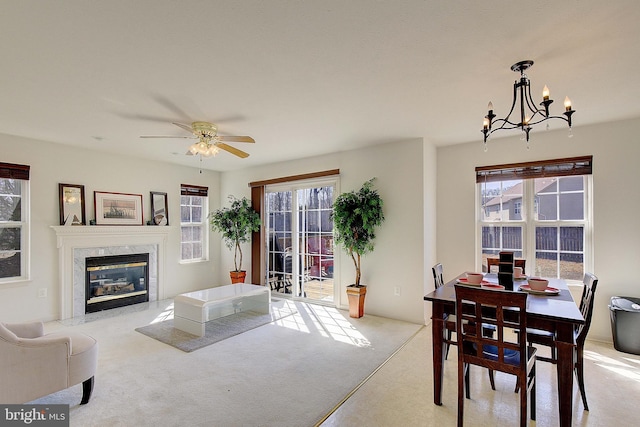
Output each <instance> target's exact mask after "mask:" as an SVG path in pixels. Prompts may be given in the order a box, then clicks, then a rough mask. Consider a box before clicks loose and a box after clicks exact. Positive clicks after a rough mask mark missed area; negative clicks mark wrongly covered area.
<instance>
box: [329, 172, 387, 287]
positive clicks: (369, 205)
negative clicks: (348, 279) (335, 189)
mask: <svg viewBox="0 0 640 427" xmlns="http://www.w3.org/2000/svg"><path fill="white" fill-rule="evenodd" d="M374 180H375V178H371V179H370V180H369V181H367V182H365V183H364V184H363V185H362V187H361V188H360V189H359V190H357V191H351V192H348V193H342V194H340V195H339V196H338V197H337V199H336V201H335V202H334V204H333V212H332V214H331V216H332V218H333V231H334V236H335V240H336V243H337V244H339V245H342V246H343V247H344V248H345V250H346V251H347V253H348V254H349V255H350V256H351V259H352V260H353V264H354V266H355V268H356V280H355V286H360V277H361V269H360V257H361V256H362V255H364V254H366V253H368V252H371V251H373V246H374V239H375V237H376V228H377V227H378V226H379V225H380V224H382V222H383V221H384V215H383V213H382V205H383V203H382V198H381V197H380V195H379V194H378V192H377V191H376V190H375V189H374V188H373V181H374Z"/></svg>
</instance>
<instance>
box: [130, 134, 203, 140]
mask: <svg viewBox="0 0 640 427" xmlns="http://www.w3.org/2000/svg"><path fill="white" fill-rule="evenodd" d="M140 138H174V139H175V138H178V139H197V138H196V137H195V136H169V135H141V136H140Z"/></svg>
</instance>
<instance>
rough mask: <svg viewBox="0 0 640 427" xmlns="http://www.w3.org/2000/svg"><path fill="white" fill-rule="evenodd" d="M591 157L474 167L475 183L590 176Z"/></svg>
mask: <svg viewBox="0 0 640 427" xmlns="http://www.w3.org/2000/svg"><path fill="white" fill-rule="evenodd" d="M592 168H593V156H582V157H570V158H566V159H552V160H540V161H535V162H525V163H510V164H504V165H495V166H478V167H476V182H490V181H508V180H514V179H533V178H548V177H556V176H570V175H591V174H592Z"/></svg>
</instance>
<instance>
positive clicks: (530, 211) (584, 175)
mask: <svg viewBox="0 0 640 427" xmlns="http://www.w3.org/2000/svg"><path fill="white" fill-rule="evenodd" d="M591 164H592V157H591V156H589V157H580V158H571V159H559V160H549V161H541V162H531V163H522V164H515V165H501V166H489V167H481V168H476V176H477V185H478V194H479V198H478V203H479V207H480V209H479V212H480V215H479V218H480V219H479V221H478V230H479V234H480V238H479V239H478V240H479V242H480V246H481V247H480V251H479V252H480V253H481V254H482V264H483V265H487V262H486V258H487V257H488V256H491V255H497V254H498V252H500V251H502V250H505V251H513V252H514V253H515V256H516V257H521V258H525V259H526V260H527V264H526V270H527V273H528V274H530V275H537V276H544V277H559V278H563V279H567V280H576V281H581V280H582V278H583V276H584V273H585V271H587V270H591V269H592V262H591V257H592V254H593V251H592V248H591V234H592V232H591V219H590V218H591V217H590V212H591V208H590V206H591V197H590V188H591Z"/></svg>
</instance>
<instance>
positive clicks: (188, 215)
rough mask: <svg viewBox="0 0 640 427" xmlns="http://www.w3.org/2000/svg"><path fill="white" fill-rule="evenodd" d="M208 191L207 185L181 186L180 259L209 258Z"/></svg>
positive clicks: (203, 259) (195, 259)
mask: <svg viewBox="0 0 640 427" xmlns="http://www.w3.org/2000/svg"><path fill="white" fill-rule="evenodd" d="M208 193H209V189H208V188H207V187H200V186H195V185H187V184H181V186H180V244H181V251H180V259H181V260H182V261H186V262H190V261H206V260H208V258H209V251H208V244H207V236H208V234H207V229H208V228H207V212H208V210H209V200H208Z"/></svg>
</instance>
